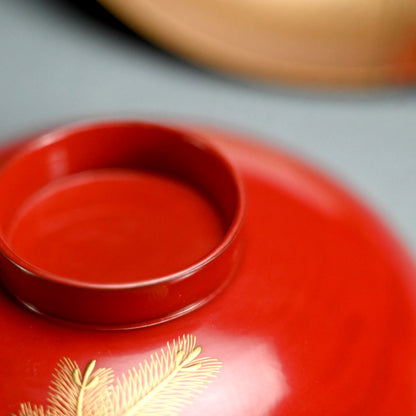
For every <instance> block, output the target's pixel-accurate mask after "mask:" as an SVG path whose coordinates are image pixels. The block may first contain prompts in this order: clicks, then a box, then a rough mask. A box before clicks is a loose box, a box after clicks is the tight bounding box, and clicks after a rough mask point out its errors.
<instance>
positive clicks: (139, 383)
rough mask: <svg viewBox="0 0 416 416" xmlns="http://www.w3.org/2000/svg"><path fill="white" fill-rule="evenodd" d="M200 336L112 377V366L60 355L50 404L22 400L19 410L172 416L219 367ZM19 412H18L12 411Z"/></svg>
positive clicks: (52, 414)
mask: <svg viewBox="0 0 416 416" xmlns="http://www.w3.org/2000/svg"><path fill="white" fill-rule="evenodd" d="M201 352H202V348H201V347H200V346H197V345H196V337H194V336H192V335H184V336H182V337H180V338H178V339H177V340H174V341H173V342H172V343H167V346H166V347H165V348H162V349H161V350H160V351H159V352H156V353H154V354H152V355H151V356H150V358H149V359H147V360H145V361H144V362H142V363H139V365H138V366H137V367H135V368H132V369H130V370H128V371H127V373H124V374H122V376H121V377H120V378H118V379H116V380H114V375H113V371H112V370H111V369H106V368H100V369H98V370H95V366H96V361H95V360H93V361H90V362H89V363H88V364H87V366H86V367H85V369H84V371H83V372H81V370H80V368H79V367H78V364H77V363H76V362H74V361H72V360H70V359H69V358H63V359H62V360H60V361H59V363H58V365H57V368H56V370H55V373H54V375H53V380H52V382H51V385H50V386H49V398H48V405H47V406H46V407H44V406H36V405H32V404H31V403H23V404H21V405H20V409H19V411H18V416H150V415H152V416H174V415H177V414H179V412H180V411H181V409H183V407H184V406H186V404H188V403H189V402H190V401H191V400H192V398H194V397H195V396H197V395H198V394H200V393H201V392H202V390H203V389H204V388H205V387H206V385H207V384H208V383H209V382H210V381H211V380H212V379H213V377H215V376H216V374H217V373H218V372H219V370H220V367H221V363H220V362H219V361H218V360H217V359H215V358H209V357H201ZM11 416H15V415H11Z"/></svg>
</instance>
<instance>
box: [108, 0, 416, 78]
mask: <svg viewBox="0 0 416 416" xmlns="http://www.w3.org/2000/svg"><path fill="white" fill-rule="evenodd" d="M100 1H101V3H102V4H103V5H104V6H105V7H106V8H108V9H109V10H110V11H111V12H112V13H113V14H114V15H115V16H117V17H118V18H119V19H121V20H122V21H123V22H125V23H126V24H127V25H128V26H130V27H131V28H132V29H134V30H136V31H137V32H139V33H140V34H142V35H144V36H146V37H147V38H149V39H150V40H151V41H153V42H155V43H156V44H159V45H160V46H162V47H164V48H167V49H169V50H171V51H172V52H174V53H176V54H178V55H182V56H184V57H185V58H187V59H189V60H192V61H196V62H198V63H201V64H203V65H206V66H208V67H212V68H219V69H221V70H224V71H226V72H231V73H238V74H241V75H244V76H250V77H255V78H261V79H267V80H278V81H287V82H295V83H309V84H311V83H312V84H317V85H319V84H347V85H348V84H361V85H366V84H385V83H406V82H412V81H414V80H415V79H416V0H336V1H334V0H315V1H313V0H100Z"/></svg>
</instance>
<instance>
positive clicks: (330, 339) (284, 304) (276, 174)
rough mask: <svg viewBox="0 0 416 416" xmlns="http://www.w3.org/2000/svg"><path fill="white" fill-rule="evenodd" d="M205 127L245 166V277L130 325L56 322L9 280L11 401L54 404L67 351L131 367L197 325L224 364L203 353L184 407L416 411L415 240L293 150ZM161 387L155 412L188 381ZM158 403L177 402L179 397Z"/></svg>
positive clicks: (73, 372) (4, 370) (4, 311)
mask: <svg viewBox="0 0 416 416" xmlns="http://www.w3.org/2000/svg"><path fill="white" fill-rule="evenodd" d="M195 132H196V133H197V134H198V135H201V136H203V137H204V138H205V140H208V141H209V142H212V143H214V145H215V146H217V147H218V148H219V149H220V150H221V151H222V152H223V153H224V154H225V155H226V156H227V157H228V158H229V159H230V160H231V161H232V163H233V164H234V166H236V169H237V170H238V171H239V173H240V174H241V175H242V178H243V185H244V187H245V192H246V198H247V214H246V219H245V223H244V229H243V232H244V240H245V250H244V256H243V260H242V264H241V266H240V268H239V271H238V273H237V275H236V276H235V278H234V279H233V281H232V282H231V283H230V284H229V286H228V287H227V288H226V290H224V291H223V293H222V294H220V295H219V296H217V297H216V298H215V299H213V300H212V301H211V302H209V303H208V304H206V305H205V306H204V307H202V308H200V309H199V310H197V311H194V312H192V313H189V314H187V315H185V316H183V317H181V318H178V319H176V320H173V321H171V322H168V323H164V324H161V325H156V326H154V327H151V328H146V329H138V330H128V331H122V332H117V331H116V332H114V331H111V332H106V331H102V332H99V331H88V330H80V329H76V328H70V327H68V326H65V325H63V324H56V323H53V322H50V321H48V320H47V319H44V318H42V317H40V316H37V315H35V314H32V313H30V312H28V311H26V310H25V309H23V308H22V307H21V306H19V305H18V304H17V303H16V302H14V301H13V300H12V299H11V298H9V297H8V296H6V295H5V294H4V293H3V294H2V296H1V298H0V311H1V313H0V330H1V333H2V344H1V349H2V351H1V357H2V358H1V363H2V365H1V367H0V378H1V381H2V383H1V389H2V394H1V395H0V405H1V406H0V407H1V408H2V409H3V411H4V412H5V414H7V413H10V412H14V413H17V411H18V409H19V404H20V403H23V402H30V403H32V406H30V407H29V406H26V408H24V410H25V411H26V414H29V415H30V414H41V413H39V410H38V409H35V407H34V405H46V404H47V396H48V391H47V386H48V385H49V384H50V383H51V380H52V374H53V373H54V371H55V368H57V363H58V362H59V360H60V359H61V358H62V357H70V358H71V359H72V360H74V361H76V362H77V363H78V364H79V366H80V370H81V372H83V371H84V368H86V366H87V363H89V362H90V360H96V362H95V363H94V364H95V368H102V367H107V368H108V367H111V368H112V369H113V370H114V373H115V375H116V376H117V377H120V376H121V373H123V372H126V371H128V370H129V369H131V368H132V367H138V366H139V364H140V363H143V362H144V361H145V360H147V361H148V362H153V363H156V364H154V365H155V366H156V367H157V366H158V364H157V360H156V359H155V358H153V360H152V359H151V358H150V356H151V354H154V353H155V352H157V351H160V349H161V348H165V349H166V348H167V347H166V343H167V342H170V343H171V345H172V340H175V339H176V340H177V339H178V337H181V336H182V335H183V334H191V335H192V336H195V337H196V343H197V345H199V346H201V347H202V351H200V350H199V349H198V350H197V349H196V348H194V347H192V346H191V347H189V345H188V344H189V343H188V344H187V341H183V342H182V344H181V345H184V344H186V345H187V346H186V348H185V347H184V350H186V353H187V354H188V355H187V356H186V357H190V356H191V355H192V353H193V352H195V351H196V352H198V353H199V354H201V355H200V356H201V357H210V358H211V361H209V363H210V364H209V365H211V367H209V365H208V364H207V365H206V366H205V367H204V365H205V364H201V366H200V367H192V366H191V367H192V368H193V369H194V370H195V371H196V373H195V374H197V372H198V371H199V369H202V370H201V371H203V370H204V369H207V368H208V367H209V368H212V369H213V370H212V372H211V373H209V374H208V375H207V377H208V376H209V378H210V383H209V384H207V385H206V388H205V389H204V390H203V391H198V392H197V393H195V395H194V396H193V397H191V398H190V400H189V402H188V403H186V404H183V406H181V407H180V408H179V411H180V414H181V415H192V414H204V415H208V416H209V415H214V414H215V415H217V414H218V413H221V414H223V415H241V414H250V415H259V416H260V415H276V416H277V415H279V416H280V415H322V414H324V413H325V414H331V415H351V414H355V415H371V414H377V415H392V414H394V415H403V416H411V415H413V414H414V413H415V410H416V405H415V402H416V400H415V398H416V397H415V396H416V372H415V370H416V345H415V344H416V338H415V323H416V311H415V305H416V303H415V302H416V300H415V290H414V284H415V280H414V279H415V269H414V266H413V264H412V262H411V261H410V260H409V258H408V257H407V255H406V253H405V252H404V250H403V249H402V248H401V247H400V245H399V244H398V243H397V242H396V241H395V239H394V238H393V237H392V236H391V235H390V234H389V233H388V232H387V231H386V229H385V228H384V227H383V225H381V224H380V222H379V221H378V220H377V219H376V218H374V216H373V215H372V214H371V213H369V212H368V210H367V209H366V208H364V207H363V206H362V205H361V204H360V203H359V202H357V201H356V200H355V199H354V198H352V197H351V196H349V195H348V194H346V193H345V192H344V191H343V190H341V189H340V188H339V187H338V186H336V185H334V184H333V183H332V182H331V181H329V180H327V179H326V178H325V177H322V176H321V175H319V174H317V173H316V172H314V171H313V170H311V169H309V168H308V167H306V166H305V165H303V164H302V163H300V162H299V161H297V160H295V159H293V158H292V157H289V156H288V155H285V154H284V153H281V152H279V151H276V150H271V149H267V148H263V147H260V146H258V145H256V144H253V143H251V142H247V141H244V140H243V139H241V138H239V137H232V136H231V135H227V134H225V133H222V132H212V131H202V130H200V129H198V130H196V131H195ZM185 339H187V338H185ZM190 344H191V345H193V344H192V342H190ZM176 345H177V344H176ZM179 351H181V349H180V348H179V349H176V350H174V353H173V355H172V357H171V355H169V354H167V357H168V359H167V360H168V361H169V357H171V358H172V360H173V361H174V365H173V367H172V368H174V369H175V371H176V372H175V373H174V374H176V375H177V374H180V371H182V370H183V371H185V370H186V368H187V366H188V367H189V366H190V364H189V365H188V364H186V365H185V361H186V359H184V358H183V355H181V357H180V358H178V355H179ZM196 352H195V354H194V355H196ZM175 353H176V355H175ZM153 357H155V356H153ZM63 367H64V369H65V368H66V369H68V368H69V370H68V371H67V374H69V375H68V376H67V378H66V379H65V380H69V382H70V383H73V384H74V385H75V386H81V385H83V384H82V382H81V381H82V380H84V381H85V383H84V384H85V386H87V385H91V386H92V384H94V382H93V379H94V374H93V376H91V374H89V373H88V371H86V372H85V373H84V379H82V377H81V376H80V375H79V372H78V370H77V368H76V366H75V367H71V365H66V367H65V365H63ZM88 368H89V369H90V370H91V369H92V366H91V365H90V366H89V367H88ZM209 368H208V369H209ZM139 372H140V371H139ZM58 373H59V371H58ZM77 374H78V375H77ZM187 374H189V373H187ZM90 376H91V377H90ZM95 377H96V381H95V383H97V382H98V383H99V382H100V380H105V377H104V375H103V374H102V373H98V375H97V373H95ZM81 379H82V380H81ZM77 380H78V381H79V383H78V384H77V383H76V381H77ZM169 380H171V379H169ZM187 380H189V379H187ZM204 380H205V379H204ZM167 384H168V383H165V384H163V383H159V384H157V383H156V386H161V385H162V387H163V386H164V388H167V387H166V385H167ZM176 387H178V386H176ZM191 387H192V385H191ZM194 387H195V385H194ZM76 388H81V387H76ZM85 391H86V390H85ZM152 391H153V393H154V394H153V395H148V396H147V397H148V399H149V401H148V402H146V403H144V402H143V400H142V399H141V398H140V397H138V400H137V402H138V403H139V404H140V405H141V406H142V408H141V409H142V410H143V412H142V413H144V414H146V413H145V412H146V411H149V409H150V408H151V405H152V400H154V401H157V400H162V402H163V403H164V406H168V407H169V403H174V399H173V397H178V395H179V396H181V394H182V393H183V390H181V387H178V388H177V390H176V396H172V394H171V392H170V396H169V394H168V395H167V396H165V397H164V401H163V397H162V396H163V388H159V389H158V388H156V389H154V390H152ZM133 396H134V395H133ZM85 397H87V396H85ZM161 397H162V399H161ZM166 397H167V398H168V399H169V400H166ZM181 397H183V396H181ZM140 400H142V401H140ZM132 401H133V402H134V397H133V398H132ZM159 404H160V402H159ZM146 406H147V407H146ZM28 409H29V410H30V411H28ZM170 410H172V409H170ZM22 412H23V413H24V411H23V410H22ZM23 413H22V414H23ZM63 414H64V413H63ZM81 414H82V412H81ZM110 414H111V413H110ZM115 414H120V415H121V414H127V413H126V412H121V413H117V412H115ZM135 414H139V413H135ZM152 414H169V413H168V411H167V410H166V407H165V408H164V410H163V411H161V410H159V411H155V410H154V409H153V412H152Z"/></svg>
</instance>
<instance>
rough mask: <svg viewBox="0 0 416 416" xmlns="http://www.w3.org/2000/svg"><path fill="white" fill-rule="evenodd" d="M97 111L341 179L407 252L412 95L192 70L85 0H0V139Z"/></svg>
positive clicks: (413, 217)
mask: <svg viewBox="0 0 416 416" xmlns="http://www.w3.org/2000/svg"><path fill="white" fill-rule="evenodd" d="M101 116H108V117H112V116H140V117H146V116H151V117H155V116H156V117H160V118H161V119H164V118H169V119H178V120H190V121H192V122H203V123H210V124H212V125H215V126H224V127H226V128H232V129H236V130H240V131H243V132H249V133H252V134H254V135H255V136H256V137H259V138H260V139H258V140H264V141H267V142H270V143H275V144H276V145H278V146H280V147H283V148H285V149H288V150H290V151H291V152H294V153H296V154H298V155H300V156H302V157H303V158H306V159H308V160H310V161H311V163H313V164H315V165H318V166H320V167H321V168H322V169H324V170H326V171H327V172H328V173H329V174H331V175H334V176H335V177H338V178H341V180H342V181H343V182H344V183H346V184H347V185H348V186H349V187H350V188H352V189H354V190H355V191H356V193H358V194H359V195H361V196H362V197H363V198H364V200H366V201H367V202H368V203H369V204H370V205H372V206H373V208H374V209H375V210H376V211H377V212H378V213H379V214H381V215H382V216H383V217H384V218H385V219H386V221H387V222H388V223H390V225H391V226H392V228H393V229H394V230H395V231H396V233H398V234H399V235H400V236H401V238H402V240H404V242H405V243H406V244H407V246H408V247H409V249H410V250H411V252H412V253H413V256H414V257H416V193H415V184H416V163H415V155H416V141H415V139H416V137H415V131H416V89H415V88H407V89H388V90H383V91H377V92H375V91H373V92H371V93H368V92H367V93H363V92H361V93H358V92H348V93H345V92H344V93H340V92H336V91H332V92H330V93H329V92H326V93H317V92H312V91H304V90H302V89H299V88H297V89H294V88H289V87H283V86H270V85H260V84H256V83H252V82H249V81H244V80H241V79H236V78H233V77H230V76H225V75H221V74H217V73H214V72H211V71H208V70H206V69H201V68H198V67H196V66H193V65H191V64H188V63H186V62H184V61H182V60H181V59H179V58H175V57H173V56H171V55H170V54H168V53H166V52H164V51H162V50H160V49H158V48H156V47H153V46H152V45H150V44H149V43H147V42H146V41H144V40H143V39H141V38H139V37H137V36H135V35H134V34H132V33H131V32H130V31H129V30H127V29H125V28H123V26H122V25H120V24H118V23H117V22H116V21H115V19H112V18H111V17H110V16H109V15H107V14H106V13H104V12H103V11H102V10H100V9H99V8H97V7H96V6H94V5H93V2H91V1H89V0H85V1H84V2H83V1H81V0H79V1H73V2H71V1H69V0H0V140H1V142H2V143H3V142H5V141H6V140H8V139H10V138H12V137H14V136H17V135H19V134H21V133H24V132H27V131H31V130H36V129H38V128H41V127H44V126H48V125H50V124H56V123H59V122H65V121H72V120H76V119H85V118H91V117H101Z"/></svg>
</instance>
